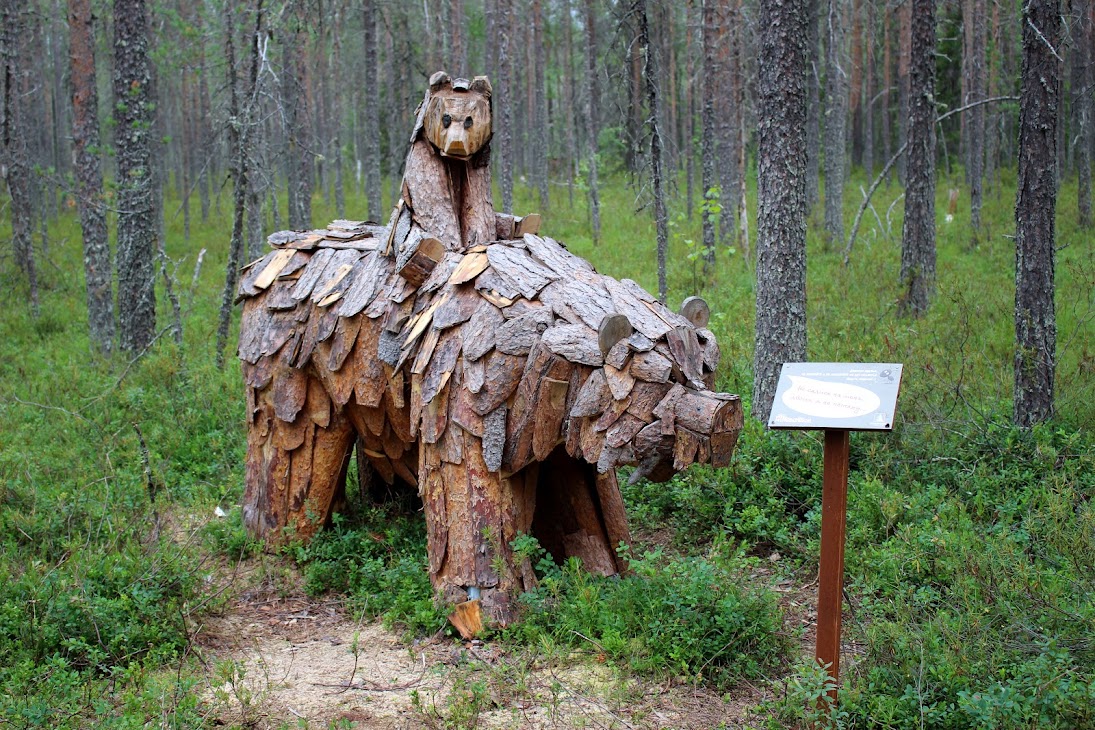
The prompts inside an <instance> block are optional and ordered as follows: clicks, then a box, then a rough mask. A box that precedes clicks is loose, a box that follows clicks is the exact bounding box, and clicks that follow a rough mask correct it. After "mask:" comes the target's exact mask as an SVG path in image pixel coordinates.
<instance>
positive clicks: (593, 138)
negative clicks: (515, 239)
mask: <svg viewBox="0 0 1095 730" xmlns="http://www.w3.org/2000/svg"><path fill="white" fill-rule="evenodd" d="M585 26H586V28H585V31H586V54H585V62H586V73H585V77H586V110H585V111H586V113H585V124H586V144H587V145H588V147H587V149H586V160H587V162H588V166H589V173H588V180H587V186H588V188H589V222H590V228H591V233H592V235H593V245H594V246H596V245H597V243H598V241H600V240H601V201H600V199H599V198H598V190H597V137H598V135H599V133H600V126H599V125H598V117H597V115H598V113H599V106H600V105H599V101H600V90H599V88H598V84H597V8H596V0H586V2H585Z"/></svg>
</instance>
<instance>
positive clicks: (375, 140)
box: [361, 0, 384, 221]
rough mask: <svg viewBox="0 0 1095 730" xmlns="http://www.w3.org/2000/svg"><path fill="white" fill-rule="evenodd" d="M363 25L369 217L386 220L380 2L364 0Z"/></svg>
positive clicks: (364, 117) (364, 137)
mask: <svg viewBox="0 0 1095 730" xmlns="http://www.w3.org/2000/svg"><path fill="white" fill-rule="evenodd" d="M361 17H362V24H363V26H364V27H363V32H362V39H363V40H364V44H365V63H364V68H362V69H361V84H362V86H363V87H364V88H365V89H366V90H367V91H366V93H365V97H364V98H365V105H364V114H363V115H362V122H363V124H362V126H363V127H364V135H363V137H362V139H363V141H364V145H363V147H364V155H363V156H364V157H365V199H366V200H367V201H368V206H369V218H371V219H373V220H376V221H380V220H383V215H384V212H383V209H382V207H381V200H380V197H381V192H380V190H381V183H380V166H381V165H380V163H381V161H380V110H379V104H377V103H376V96H375V94H376V92H377V71H378V70H379V68H380V66H379V65H378V64H379V63H380V60H379V57H378V54H377V39H376V2H375V0H363V2H362V6H361Z"/></svg>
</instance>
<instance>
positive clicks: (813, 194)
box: [806, 0, 821, 213]
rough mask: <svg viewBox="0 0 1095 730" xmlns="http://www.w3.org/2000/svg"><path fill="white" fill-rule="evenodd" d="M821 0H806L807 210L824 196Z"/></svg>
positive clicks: (812, 207) (811, 208) (810, 209)
mask: <svg viewBox="0 0 1095 730" xmlns="http://www.w3.org/2000/svg"><path fill="white" fill-rule="evenodd" d="M820 5H821V0H806V54H807V77H806V211H807V213H809V211H812V210H813V209H814V206H815V205H817V202H818V200H820V199H821V192H820V190H819V188H820V175H821V172H820V171H821V113H820V110H821V36H820V33H819V32H818V27H819V18H818V8H819V7H820Z"/></svg>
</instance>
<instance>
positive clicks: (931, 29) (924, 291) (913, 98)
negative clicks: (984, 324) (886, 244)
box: [901, 0, 935, 317]
mask: <svg viewBox="0 0 1095 730" xmlns="http://www.w3.org/2000/svg"><path fill="white" fill-rule="evenodd" d="M912 2H913V7H912V8H911V12H912V38H911V40H912V43H911V47H910V67H909V90H910V92H909V119H908V124H907V127H908V133H909V137H908V148H907V150H906V152H905V159H906V166H905V170H906V172H905V175H906V180H907V184H906V188H905V223H904V226H903V228H902V231H901V282H902V287H903V289H904V290H905V292H904V295H903V299H902V302H901V310H902V312H904V313H907V314H911V315H912V316H914V317H915V316H919V315H921V314H923V313H924V312H925V311H927V309H928V305H929V304H930V303H931V298H932V295H933V294H934V292H935V106H934V95H935V58H934V53H935V0H912Z"/></svg>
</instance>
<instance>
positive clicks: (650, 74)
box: [635, 0, 669, 304]
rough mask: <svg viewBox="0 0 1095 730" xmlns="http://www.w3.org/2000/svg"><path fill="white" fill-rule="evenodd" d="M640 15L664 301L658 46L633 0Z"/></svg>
mask: <svg viewBox="0 0 1095 730" xmlns="http://www.w3.org/2000/svg"><path fill="white" fill-rule="evenodd" d="M635 10H636V14H637V15H638V18H639V45H640V47H641V48H642V49H643V52H644V55H645V56H646V63H645V66H644V69H643V71H644V75H645V76H646V98H647V100H648V101H649V104H650V124H651V125H652V127H653V128H652V129H651V130H650V170H651V177H652V178H653V180H652V182H653V185H654V224H655V226H656V228H657V230H658V301H660V302H661V303H662V304H665V301H666V296H667V294H668V289H669V282H668V279H667V276H666V258H667V256H668V253H669V216H668V215H667V213H666V210H665V188H664V182H665V181H664V179H663V177H662V176H663V175H664V170H663V167H662V165H663V159H662V144H663V142H662V130H661V127H660V126H659V125H658V119H659V117H658V103H659V100H658V84H657V81H656V79H658V73H659V68H658V47H657V46H656V45H654V44H652V43H651V42H650V25H649V23H648V19H647V12H646V0H636V3H635Z"/></svg>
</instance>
